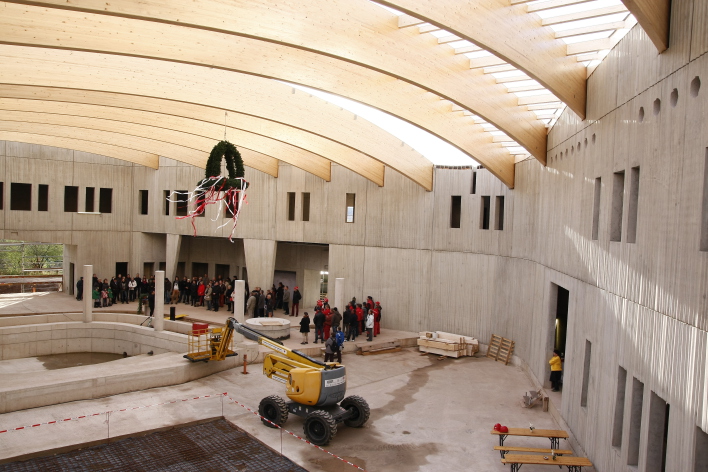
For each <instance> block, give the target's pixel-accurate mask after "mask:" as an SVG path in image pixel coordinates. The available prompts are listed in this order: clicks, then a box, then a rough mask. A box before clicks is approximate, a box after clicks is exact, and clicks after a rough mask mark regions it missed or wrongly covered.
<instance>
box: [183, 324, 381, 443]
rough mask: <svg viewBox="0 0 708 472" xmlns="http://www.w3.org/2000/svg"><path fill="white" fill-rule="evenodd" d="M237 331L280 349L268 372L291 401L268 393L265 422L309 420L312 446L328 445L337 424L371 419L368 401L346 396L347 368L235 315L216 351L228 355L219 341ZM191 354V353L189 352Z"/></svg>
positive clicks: (359, 423) (358, 423)
mask: <svg viewBox="0 0 708 472" xmlns="http://www.w3.org/2000/svg"><path fill="white" fill-rule="evenodd" d="M234 331H236V332H238V333H240V334H242V335H243V336H245V337H246V338H248V339H250V340H252V341H256V342H258V344H260V345H261V346H265V347H267V348H269V349H271V350H273V351H275V352H273V353H270V354H267V355H266V356H265V359H264V360H263V374H264V375H266V376H267V377H268V378H270V379H273V380H276V381H278V382H280V383H282V384H285V388H286V390H285V394H286V395H287V396H288V398H289V399H290V401H286V400H285V399H284V398H283V397H281V396H280V395H269V396H267V397H265V398H264V399H263V400H261V403H260V405H259V406H258V413H259V414H260V415H261V417H262V421H263V424H265V425H266V426H268V427H271V428H275V427H277V426H281V425H283V424H285V422H286V421H287V420H288V415H289V414H290V413H292V414H294V415H296V416H300V417H303V418H305V425H304V431H305V436H306V437H307V439H308V440H309V441H310V442H312V443H313V444H317V445H318V446H324V445H326V444H329V442H330V441H331V440H332V439H333V438H334V436H335V435H336V434H337V425H338V424H339V423H344V424H345V425H347V426H349V427H354V428H360V427H362V426H364V424H365V423H366V422H367V421H368V419H369V414H370V409H369V404H368V403H367V402H366V400H364V399H363V398H361V397H360V396H357V395H352V396H349V397H347V398H344V394H345V392H346V389H347V376H346V368H345V367H344V366H343V365H341V364H339V363H337V362H320V361H319V360H317V359H313V358H312V357H310V356H308V355H307V354H304V353H302V352H300V351H296V350H292V349H289V348H287V347H286V346H284V345H283V343H281V342H280V341H278V340H276V339H273V338H270V337H268V336H266V335H264V334H263V333H261V332H259V331H256V330H254V329H251V328H249V327H248V326H245V325H243V324H241V323H239V322H238V321H236V319H234V318H229V319H228V320H227V321H226V326H225V327H224V328H223V329H222V331H221V333H219V334H220V336H219V338H218V340H216V339H215V340H214V341H216V342H215V345H213V346H212V349H211V351H212V352H214V353H220V354H221V355H222V356H223V357H221V358H219V357H220V356H219V357H211V356H210V359H211V360H223V359H224V358H225V357H226V355H228V354H227V353H229V352H232V351H230V349H228V348H226V347H223V346H221V345H220V344H219V343H226V342H228V343H230V342H231V340H232V338H233V332H234ZM190 354H191V353H190ZM190 354H188V355H186V356H185V357H186V358H188V359H190V360H209V359H204V355H203V354H202V355H200V356H194V357H200V359H194V358H192V357H190Z"/></svg>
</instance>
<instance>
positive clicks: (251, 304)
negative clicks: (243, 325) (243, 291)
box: [246, 292, 256, 318]
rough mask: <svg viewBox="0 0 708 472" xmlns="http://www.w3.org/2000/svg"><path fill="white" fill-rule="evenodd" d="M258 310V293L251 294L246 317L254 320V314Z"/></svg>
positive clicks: (247, 303)
mask: <svg viewBox="0 0 708 472" xmlns="http://www.w3.org/2000/svg"><path fill="white" fill-rule="evenodd" d="M255 309H256V293H255V292H251V296H250V297H248V300H247V301H246V316H247V317H250V318H253V312H254V310H255Z"/></svg>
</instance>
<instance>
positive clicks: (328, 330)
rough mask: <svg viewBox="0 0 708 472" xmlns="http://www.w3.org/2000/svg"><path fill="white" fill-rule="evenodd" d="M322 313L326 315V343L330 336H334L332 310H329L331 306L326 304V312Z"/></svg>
mask: <svg viewBox="0 0 708 472" xmlns="http://www.w3.org/2000/svg"><path fill="white" fill-rule="evenodd" d="M325 300H326V298H325ZM322 313H323V314H324V315H325V322H324V338H325V341H327V339H329V336H330V334H332V310H330V309H329V304H327V303H325V304H324V310H322Z"/></svg>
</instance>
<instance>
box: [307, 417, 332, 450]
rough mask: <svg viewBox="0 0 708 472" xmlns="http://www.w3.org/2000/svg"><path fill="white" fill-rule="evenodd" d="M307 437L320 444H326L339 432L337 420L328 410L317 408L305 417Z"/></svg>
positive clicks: (313, 442)
mask: <svg viewBox="0 0 708 472" xmlns="http://www.w3.org/2000/svg"><path fill="white" fill-rule="evenodd" d="M303 429H304V430H305V437H306V438H307V439H308V440H309V441H310V442H311V443H312V444H316V445H318V446H326V445H327V444H329V442H330V441H331V440H332V439H334V436H336V434H337V422H336V421H334V418H333V417H332V415H330V414H329V413H327V412H326V411H321V410H316V411H313V412H312V413H310V414H309V415H307V418H305V426H304V427H303Z"/></svg>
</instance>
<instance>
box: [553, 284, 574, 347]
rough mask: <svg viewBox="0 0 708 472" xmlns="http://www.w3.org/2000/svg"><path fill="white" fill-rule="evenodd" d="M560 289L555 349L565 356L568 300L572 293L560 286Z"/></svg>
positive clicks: (557, 304)
mask: <svg viewBox="0 0 708 472" xmlns="http://www.w3.org/2000/svg"><path fill="white" fill-rule="evenodd" d="M557 287H558V300H557V303H556V320H555V337H554V344H553V349H557V350H559V351H560V352H561V354H564V355H565V338H566V330H567V328H568V300H569V298H570V292H568V290H566V289H564V288H563V287H561V286H560V285H557Z"/></svg>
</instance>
